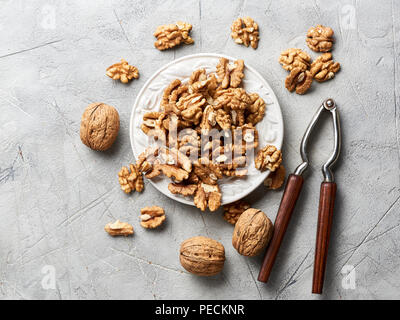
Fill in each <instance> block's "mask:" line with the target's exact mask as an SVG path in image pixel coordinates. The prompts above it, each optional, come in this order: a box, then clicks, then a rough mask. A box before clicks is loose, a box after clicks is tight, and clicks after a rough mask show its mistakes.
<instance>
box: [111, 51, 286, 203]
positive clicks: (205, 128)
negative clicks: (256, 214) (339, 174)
mask: <svg viewBox="0 0 400 320" xmlns="http://www.w3.org/2000/svg"><path fill="white" fill-rule="evenodd" d="M243 77H244V62H243V60H237V61H235V62H230V61H229V60H228V59H226V58H221V59H220V60H219V63H218V64H217V66H216V72H212V73H209V74H207V73H206V70H205V69H198V70H195V71H193V73H192V74H191V76H190V78H189V81H188V82H187V83H182V82H181V81H180V80H178V79H176V80H173V81H172V82H171V83H170V84H169V85H168V86H167V87H166V88H165V90H164V93H163V96H162V99H161V103H160V109H159V111H152V112H148V113H145V114H144V116H143V122H142V125H141V128H142V130H143V132H144V133H145V134H146V135H148V137H149V142H150V145H149V147H148V148H147V149H146V150H145V151H144V152H143V153H142V154H141V155H140V156H139V157H138V159H137V161H136V164H134V165H133V164H131V165H130V167H131V168H130V169H131V170H130V171H129V170H128V168H126V167H123V168H122V170H121V171H120V173H119V177H120V179H119V181H120V183H121V188H122V189H123V190H124V191H125V192H130V191H132V190H134V189H135V190H136V191H141V189H142V188H141V187H140V188H137V187H136V185H137V184H138V181H139V182H140V179H142V178H141V174H142V173H144V174H145V177H146V178H148V179H153V178H155V177H158V176H160V175H164V176H166V177H168V178H171V183H170V184H169V185H168V189H169V191H170V192H171V193H173V194H180V195H182V196H192V197H193V201H194V204H195V205H196V207H197V208H199V209H200V210H202V211H205V210H206V209H207V208H208V209H209V210H210V211H216V210H217V209H218V208H219V207H220V205H221V197H222V195H221V190H220V187H219V185H218V180H220V179H221V178H223V177H224V176H228V177H237V178H243V177H245V176H246V175H247V166H248V164H249V162H250V161H251V159H252V155H253V154H254V153H255V152H256V149H257V148H258V147H259V142H258V141H259V138H258V131H257V129H256V124H257V123H258V122H260V121H261V120H262V119H263V117H264V115H265V112H266V110H265V107H266V105H265V102H264V100H263V99H262V98H261V97H260V96H259V95H258V94H257V93H249V92H246V90H244V89H243V88H242V87H240V85H241V82H242V79H243ZM151 142H153V143H151ZM254 161H255V167H256V168H257V169H259V170H261V171H265V170H267V169H268V170H270V171H271V172H274V171H276V170H277V169H278V168H279V167H280V165H281V162H282V154H281V152H280V151H279V150H277V149H276V147H275V146H272V145H267V146H265V147H264V148H261V149H260V150H259V151H258V153H257V155H256V156H255V159H254ZM139 185H140V186H141V185H142V183H139Z"/></svg>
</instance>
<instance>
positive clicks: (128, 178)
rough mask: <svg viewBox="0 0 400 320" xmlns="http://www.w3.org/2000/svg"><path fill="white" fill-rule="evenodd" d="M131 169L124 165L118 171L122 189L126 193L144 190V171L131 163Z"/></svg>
mask: <svg viewBox="0 0 400 320" xmlns="http://www.w3.org/2000/svg"><path fill="white" fill-rule="evenodd" d="M129 169H130V171H129ZM129 169H128V168H127V167H122V168H121V170H120V171H119V172H118V181H119V184H120V185H121V189H122V190H123V191H124V192H125V193H131V192H132V191H133V190H136V191H137V192H142V191H143V188H144V183H143V175H142V172H141V171H140V170H139V169H138V167H137V166H136V165H134V164H130V165H129Z"/></svg>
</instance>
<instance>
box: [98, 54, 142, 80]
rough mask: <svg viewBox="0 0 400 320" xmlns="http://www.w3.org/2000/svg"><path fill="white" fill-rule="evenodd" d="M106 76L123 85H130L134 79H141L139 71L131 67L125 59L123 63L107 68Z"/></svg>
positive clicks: (122, 60)
mask: <svg viewBox="0 0 400 320" xmlns="http://www.w3.org/2000/svg"><path fill="white" fill-rule="evenodd" d="M106 75H107V76H109V77H110V78H111V79H113V80H120V81H121V82H122V83H128V82H129V80H132V79H133V78H135V79H137V78H139V70H138V68H136V67H134V66H131V65H129V64H128V62H127V61H125V60H124V59H121V62H118V63H114V64H113V65H112V66H109V67H108V68H107V72H106Z"/></svg>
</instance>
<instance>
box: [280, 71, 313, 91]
mask: <svg viewBox="0 0 400 320" xmlns="http://www.w3.org/2000/svg"><path fill="white" fill-rule="evenodd" d="M312 81H313V75H312V73H311V72H310V71H308V70H307V71H302V70H301V69H300V68H294V69H292V71H290V74H289V75H288V76H287V77H286V80H285V87H286V89H288V90H289V91H290V92H293V91H294V90H296V93H297V94H305V93H306V92H307V91H308V89H310V88H311V84H312Z"/></svg>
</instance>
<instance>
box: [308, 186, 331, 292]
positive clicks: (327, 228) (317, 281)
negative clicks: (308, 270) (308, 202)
mask: <svg viewBox="0 0 400 320" xmlns="http://www.w3.org/2000/svg"><path fill="white" fill-rule="evenodd" d="M335 197H336V183H335V182H322V184H321V193H320V198H319V209H318V226H317V240H316V244H315V260H314V275H313V286H312V293H318V294H321V293H322V287H323V285H324V277H325V268H326V259H327V257H328V246H329V238H330V234H331V227H332V216H333V207H334V204H335Z"/></svg>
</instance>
